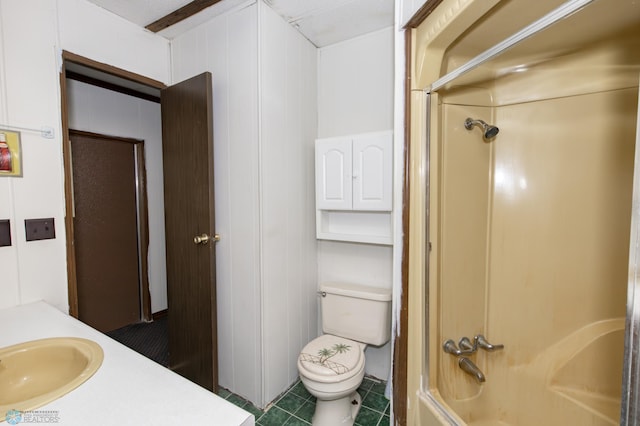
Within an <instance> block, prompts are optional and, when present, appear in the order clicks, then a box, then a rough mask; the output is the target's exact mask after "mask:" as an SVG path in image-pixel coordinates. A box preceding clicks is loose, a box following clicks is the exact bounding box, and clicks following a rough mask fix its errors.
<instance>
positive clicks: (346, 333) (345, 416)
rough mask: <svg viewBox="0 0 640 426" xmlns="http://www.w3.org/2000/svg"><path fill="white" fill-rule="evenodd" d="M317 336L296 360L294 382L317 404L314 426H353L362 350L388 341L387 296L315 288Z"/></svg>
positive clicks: (338, 286)
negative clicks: (297, 379) (319, 322)
mask: <svg viewBox="0 0 640 426" xmlns="http://www.w3.org/2000/svg"><path fill="white" fill-rule="evenodd" d="M320 294H321V296H322V297H321V305H320V307H321V309H322V331H323V332H324V333H325V334H324V335H322V336H320V337H318V338H316V339H314V340H312V341H311V342H309V343H308V344H307V345H306V346H305V347H304V348H303V349H302V351H301V352H300V356H299V357H298V372H299V373H300V380H301V381H302V383H303V384H304V386H305V387H306V388H307V390H308V391H309V393H310V394H311V395H313V396H315V397H316V398H317V402H316V411H315V413H314V415H313V423H312V424H313V425H314V426H342V425H345V426H346V425H349V426H350V425H353V422H354V420H355V418H356V415H357V414H358V411H359V410H360V405H361V402H362V401H361V397H360V395H359V394H358V393H357V392H356V389H358V387H359V386H360V383H362V379H363V378H364V365H365V359H364V350H365V348H366V347H367V344H370V345H374V346H381V345H384V344H385V343H386V342H387V341H389V337H390V335H391V325H390V321H391V290H390V289H384V288H377V287H369V286H362V285H355V284H347V283H325V284H322V285H321V286H320Z"/></svg>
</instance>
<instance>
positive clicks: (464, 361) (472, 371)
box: [458, 357, 485, 383]
mask: <svg viewBox="0 0 640 426" xmlns="http://www.w3.org/2000/svg"><path fill="white" fill-rule="evenodd" d="M458 366H459V367H460V368H461V369H462V371H464V372H465V373H467V374H469V375H470V376H473V378H474V379H476V381H477V382H478V383H483V382H484V381H485V377H484V374H482V371H480V369H479V368H478V366H477V365H475V364H474V363H473V361H471V360H470V359H469V358H466V357H460V358H459V359H458Z"/></svg>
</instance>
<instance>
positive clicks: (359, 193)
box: [316, 131, 393, 244]
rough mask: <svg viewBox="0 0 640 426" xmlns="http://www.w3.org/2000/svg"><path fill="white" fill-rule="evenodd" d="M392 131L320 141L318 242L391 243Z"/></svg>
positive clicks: (317, 207)
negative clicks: (320, 240)
mask: <svg viewBox="0 0 640 426" xmlns="http://www.w3.org/2000/svg"><path fill="white" fill-rule="evenodd" d="M392 167H393V132H391V131H385V132H375V133H366V134H361V135H351V136H344V137H336V138H326V139H318V140H316V211H317V214H316V219H317V223H316V228H317V237H318V238H319V239H330V240H340V241H356V242H367V243H374V244H391V242H392V241H391V225H392V223H391V210H392V206H393V181H392V180H393V173H392Z"/></svg>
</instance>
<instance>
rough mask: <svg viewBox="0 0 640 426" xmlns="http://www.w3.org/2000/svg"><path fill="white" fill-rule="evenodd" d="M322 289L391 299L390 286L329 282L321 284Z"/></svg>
mask: <svg viewBox="0 0 640 426" xmlns="http://www.w3.org/2000/svg"><path fill="white" fill-rule="evenodd" d="M320 291H322V292H325V293H329V294H336V295H339V296H349V297H356V298H358V299H368V300H377V301H381V302H388V301H390V300H391V289H390V288H381V287H372V286H368V285H361V284H351V283H338V282H327V283H323V284H320Z"/></svg>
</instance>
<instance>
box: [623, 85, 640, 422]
mask: <svg viewBox="0 0 640 426" xmlns="http://www.w3.org/2000/svg"><path fill="white" fill-rule="evenodd" d="M639 80H640V79H639ZM638 85H639V90H638V104H637V105H638V110H637V112H636V114H637V120H636V149H635V160H634V167H633V169H634V170H633V201H632V212H631V230H630V238H629V281H628V287H627V318H626V321H625V339H624V364H623V370H622V374H623V379H622V408H621V412H620V424H621V425H625V426H627V425H629V426H630V425H637V424H640V413H639V412H638V410H639V409H640V380H639V377H640V82H639V84H638Z"/></svg>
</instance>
